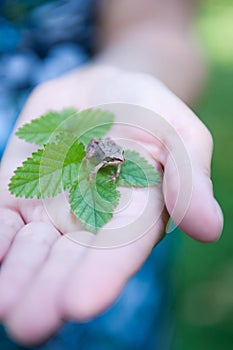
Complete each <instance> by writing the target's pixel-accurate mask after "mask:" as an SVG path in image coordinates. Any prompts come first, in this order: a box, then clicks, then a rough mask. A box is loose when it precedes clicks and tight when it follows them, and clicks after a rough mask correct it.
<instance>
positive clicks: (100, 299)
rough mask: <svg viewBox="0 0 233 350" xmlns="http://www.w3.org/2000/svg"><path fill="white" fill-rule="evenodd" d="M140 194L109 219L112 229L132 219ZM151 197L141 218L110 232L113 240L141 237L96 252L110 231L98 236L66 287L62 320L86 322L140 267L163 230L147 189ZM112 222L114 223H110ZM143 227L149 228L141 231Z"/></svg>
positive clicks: (111, 299) (101, 309) (156, 202)
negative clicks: (122, 244)
mask: <svg viewBox="0 0 233 350" xmlns="http://www.w3.org/2000/svg"><path fill="white" fill-rule="evenodd" d="M142 192H143V190H139V191H137V195H138V198H134V199H133V200H132V202H131V204H130V205H129V207H128V208H127V209H126V210H124V211H122V212H121V213H120V214H119V215H118V217H115V218H113V222H112V225H119V223H120V222H122V223H124V222H125V221H126V220H127V217H131V218H134V219H135V215H136V213H137V211H139V210H140V206H143V196H142ZM151 193H153V195H154V199H155V200H154V201H150V205H149V206H148V208H147V210H145V212H144V213H143V218H141V219H140V220H133V222H132V223H131V224H129V225H126V226H125V227H123V226H122V227H121V228H118V229H117V230H116V231H114V233H115V235H116V236H117V235H121V234H122V236H126V237H127V236H128V235H129V237H130V236H131V235H132V233H133V232H136V231H137V232H138V233H139V232H140V233H141V234H142V235H141V236H138V239H137V240H134V241H133V240H132V241H128V242H127V244H126V245H124V246H121V247H117V248H109V249H98V248H100V247H101V246H102V244H103V242H105V239H106V240H107V238H106V237H108V236H109V235H110V234H111V230H112V228H110V229H107V228H105V229H104V230H102V231H100V232H98V234H97V236H96V240H95V241H94V242H93V244H95V246H93V248H90V249H89V250H88V254H87V255H86V256H85V257H84V258H83V261H82V263H81V264H80V265H79V266H77V269H76V270H75V271H73V274H72V275H71V278H70V280H69V283H67V285H66V289H65V291H64V298H65V303H64V305H65V308H64V317H66V318H71V319H76V320H86V319H89V318H92V317H93V316H96V315H97V314H99V313H100V312H102V311H103V310H105V309H106V308H107V307H109V306H110V305H111V304H112V303H113V302H114V300H115V299H116V298H117V297H118V296H119V294H120V292H121V290H122V288H123V287H124V285H125V283H126V282H127V281H128V279H129V278H130V277H131V276H132V275H133V274H134V273H135V272H137V271H138V269H139V268H140V267H141V265H142V264H143V262H144V261H145V259H146V258H147V257H148V255H149V254H150V252H151V249H152V248H153V247H154V245H155V244H156V243H157V242H158V241H159V239H160V238H161V235H162V232H163V229H164V220H163V217H162V216H160V218H159V219H158V220H157V221H156V222H154V221H153V220H154V213H155V212H159V209H160V208H158V207H159V206H160V204H159V201H158V198H156V197H157V193H156V190H155V189H151ZM136 199H138V201H137V200H136ZM135 201H136V203H137V207H135ZM115 219H116V220H117V222H114V220H115ZM147 224H149V225H148V227H150V228H149V229H148V230H147V231H145V226H146V225H147ZM94 247H95V248H94Z"/></svg>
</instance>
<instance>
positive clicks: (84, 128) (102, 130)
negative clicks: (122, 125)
mask: <svg viewBox="0 0 233 350" xmlns="http://www.w3.org/2000/svg"><path fill="white" fill-rule="evenodd" d="M113 121H114V114H113V113H111V112H108V111H105V110H102V109H87V110H84V111H82V112H79V114H78V115H77V117H72V118H70V119H69V120H67V123H66V125H65V128H67V130H69V131H72V132H73V133H74V135H75V136H76V137H78V139H79V141H80V142H82V143H83V144H84V145H87V144H88V143H89V142H90V140H91V139H92V138H94V137H95V138H97V139H99V138H101V137H103V136H104V135H105V134H106V132H107V131H108V130H109V129H110V128H111V126H112V124H113Z"/></svg>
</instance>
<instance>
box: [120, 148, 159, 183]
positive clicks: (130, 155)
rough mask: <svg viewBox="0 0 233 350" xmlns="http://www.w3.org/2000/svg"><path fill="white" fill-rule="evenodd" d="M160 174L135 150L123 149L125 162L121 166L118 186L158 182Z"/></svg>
mask: <svg viewBox="0 0 233 350" xmlns="http://www.w3.org/2000/svg"><path fill="white" fill-rule="evenodd" d="M160 181H161V179H160V175H159V173H157V172H156V171H155V169H154V167H153V166H152V165H151V164H149V163H148V161H147V160H146V159H145V158H143V157H141V156H140V155H139V154H138V153H137V152H135V151H129V150H127V151H125V162H124V164H122V166H121V172H120V176H119V178H118V180H117V185H118V186H124V187H131V186H134V187H148V186H154V185H157V184H158V183H160Z"/></svg>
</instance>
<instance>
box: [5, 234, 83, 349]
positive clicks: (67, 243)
mask: <svg viewBox="0 0 233 350" xmlns="http://www.w3.org/2000/svg"><path fill="white" fill-rule="evenodd" d="M84 253H85V248H84V247H82V246H80V245H77V244H75V243H74V242H73V241H71V240H70V239H67V238H66V236H63V237H61V238H60V239H59V240H58V241H57V242H56V243H55V244H54V246H53V249H52V251H51V254H50V256H49V258H48V259H47V260H46V264H45V265H44V266H43V267H42V268H41V270H40V271H39V272H38V274H37V277H36V279H35V280H34V281H33V285H32V286H30V289H29V288H28V290H27V291H26V293H25V294H24V298H21V300H18V302H17V305H15V306H14V309H12V312H10V314H8V315H7V318H6V326H7V330H8V332H9V334H10V335H11V336H12V337H13V338H14V339H16V340H17V341H18V342H20V343H23V344H28V345H32V344H37V343H40V342H42V341H44V340H46V339H47V338H48V337H49V336H50V335H52V334H53V333H54V332H55V331H56V330H57V329H58V328H59V327H60V326H61V325H62V323H63V321H62V313H61V309H62V304H63V299H64V289H65V284H66V279H67V276H68V275H69V274H70V271H71V270H73V269H74V268H75V266H78V261H79V260H80V258H81V257H82V254H84Z"/></svg>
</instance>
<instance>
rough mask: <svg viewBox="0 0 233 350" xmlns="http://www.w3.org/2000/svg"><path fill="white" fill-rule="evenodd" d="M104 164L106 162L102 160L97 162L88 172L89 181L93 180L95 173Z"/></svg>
mask: <svg viewBox="0 0 233 350" xmlns="http://www.w3.org/2000/svg"><path fill="white" fill-rule="evenodd" d="M105 164H106V162H105V161H103V162H100V163H99V164H97V165H96V166H95V167H94V169H93V170H92V171H91V172H90V174H89V181H90V182H92V181H93V179H94V176H95V174H97V173H98V171H99V170H100V168H102V167H103V166H104V165H105Z"/></svg>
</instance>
